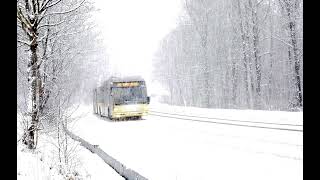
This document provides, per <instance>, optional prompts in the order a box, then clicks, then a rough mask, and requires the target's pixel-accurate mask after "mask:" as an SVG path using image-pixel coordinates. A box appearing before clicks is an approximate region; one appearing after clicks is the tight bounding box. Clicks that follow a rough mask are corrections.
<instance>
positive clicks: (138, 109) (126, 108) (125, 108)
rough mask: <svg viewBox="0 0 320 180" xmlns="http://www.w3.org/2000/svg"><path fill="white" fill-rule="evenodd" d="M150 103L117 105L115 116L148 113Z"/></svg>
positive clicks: (133, 115) (114, 110)
mask: <svg viewBox="0 0 320 180" xmlns="http://www.w3.org/2000/svg"><path fill="white" fill-rule="evenodd" d="M148 112H149V108H148V104H129V105H116V106H114V108H113V113H112V117H113V118H123V117H135V116H145V115H148Z"/></svg>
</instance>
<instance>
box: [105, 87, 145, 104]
mask: <svg viewBox="0 0 320 180" xmlns="http://www.w3.org/2000/svg"><path fill="white" fill-rule="evenodd" d="M111 93H112V96H113V99H114V102H115V103H116V104H128V103H144V102H145V101H146V98H147V91H146V88H145V87H141V86H136V87H113V88H112V89H111Z"/></svg>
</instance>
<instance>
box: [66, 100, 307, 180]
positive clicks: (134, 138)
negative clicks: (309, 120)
mask: <svg viewBox="0 0 320 180" xmlns="http://www.w3.org/2000/svg"><path fill="white" fill-rule="evenodd" d="M151 108H152V109H153V110H157V111H161V112H170V113H179V114H189V115H198V116H206V117H215V118H230V119H237V120H247V121H263V122H272V123H289V124H300V125H302V124H303V116H302V114H303V113H302V112H280V111H254V110H222V109H204V108H191V107H178V106H168V105H165V104H151ZM79 115H81V118H79V120H77V121H75V122H74V123H73V124H72V125H70V126H69V128H70V130H71V131H72V132H74V133H75V134H76V135H78V136H80V137H82V138H84V139H85V140H87V141H88V142H90V143H91V144H96V145H99V147H100V148H102V149H103V150H104V151H105V152H106V153H108V154H109V155H111V156H112V157H114V158H115V159H117V160H119V161H120V162H121V163H123V164H124V165H126V166H127V167H128V168H131V169H133V170H135V171H137V172H138V173H140V174H141V175H143V176H144V177H147V178H148V179H152V180H157V179H159V180H163V179H166V180H176V179H183V180H188V179H190V180H191V179H192V180H194V179H202V180H205V179H208V180H209V179H210V180H211V179H219V180H222V179H232V180H233V179H246V180H248V179H252V180H253V179H254V180H256V179H259V180H263V179H266V180H270V179H272V180H276V179H279V180H280V179H281V180H282V179H290V180H295V179H297V180H298V179H299V180H301V179H302V176H303V133H302V132H297V131H283V130H273V129H261V128H252V127H240V126H230V125H223V124H213V123H201V122H192V121H181V120H177V119H172V118H165V117H158V116H152V115H149V116H147V117H144V120H137V121H121V122H113V121H110V120H108V119H107V118H102V117H99V116H97V115H95V114H93V112H92V106H91V105H90V106H82V107H81V108H79V110H78V111H77V113H76V114H75V116H79ZM91 156H92V155H91ZM99 170H100V168H97V171H99ZM95 175H96V177H97V179H106V177H105V176H104V175H102V174H101V175H100V174H95ZM92 179H94V178H92ZM111 179H113V178H111Z"/></svg>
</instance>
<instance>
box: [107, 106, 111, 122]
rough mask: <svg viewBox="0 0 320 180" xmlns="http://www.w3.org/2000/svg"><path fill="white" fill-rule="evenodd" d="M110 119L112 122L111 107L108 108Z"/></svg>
mask: <svg viewBox="0 0 320 180" xmlns="http://www.w3.org/2000/svg"><path fill="white" fill-rule="evenodd" d="M108 118H109V119H110V120H112V117H111V112H110V108H109V107H108Z"/></svg>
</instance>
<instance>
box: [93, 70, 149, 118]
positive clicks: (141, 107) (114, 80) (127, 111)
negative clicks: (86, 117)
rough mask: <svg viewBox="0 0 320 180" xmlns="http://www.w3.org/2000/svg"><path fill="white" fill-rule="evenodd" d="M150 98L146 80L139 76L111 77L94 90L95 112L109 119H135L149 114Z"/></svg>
mask: <svg viewBox="0 0 320 180" xmlns="http://www.w3.org/2000/svg"><path fill="white" fill-rule="evenodd" d="M149 104H150V97H149V96H147V87H146V83H145V80H144V79H143V78H142V77H139V76H131V77H110V78H109V79H108V80H106V81H105V82H103V83H102V85H101V86H100V87H98V88H95V89H94V90H93V111H94V113H95V114H99V115H100V116H104V117H108V118H109V119H111V120H113V119H124V118H128V117H135V118H138V119H140V118H141V117H142V116H145V115H147V114H148V111H149V107H148V106H149Z"/></svg>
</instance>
